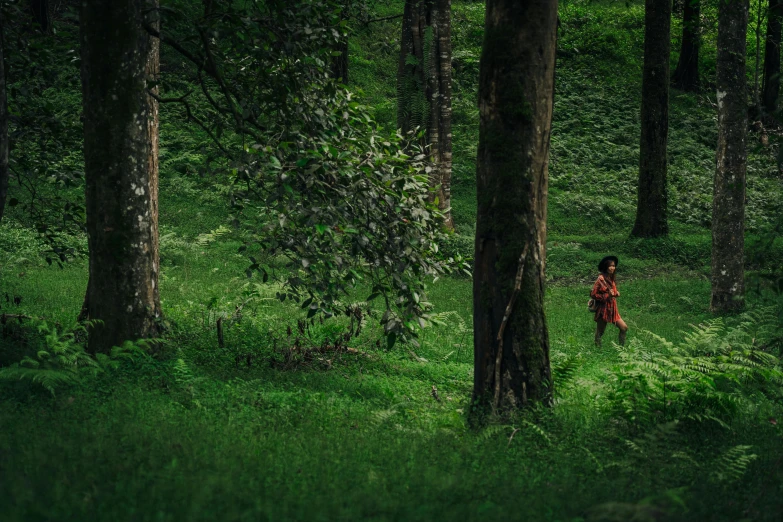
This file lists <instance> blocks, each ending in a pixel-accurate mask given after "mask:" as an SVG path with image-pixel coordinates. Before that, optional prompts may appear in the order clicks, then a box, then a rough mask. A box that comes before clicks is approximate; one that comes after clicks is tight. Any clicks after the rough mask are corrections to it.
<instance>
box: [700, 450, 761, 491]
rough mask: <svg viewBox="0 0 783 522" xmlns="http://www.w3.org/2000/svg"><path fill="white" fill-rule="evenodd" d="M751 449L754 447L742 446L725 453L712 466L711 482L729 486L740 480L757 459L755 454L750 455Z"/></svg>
mask: <svg viewBox="0 0 783 522" xmlns="http://www.w3.org/2000/svg"><path fill="white" fill-rule="evenodd" d="M751 449H752V446H742V445H740V446H734V447H733V448H729V449H728V450H726V451H725V452H723V454H721V456H720V457H718V458H717V459H715V461H714V462H713V464H712V471H710V475H709V477H710V480H711V481H713V482H723V483H728V484H730V483H733V482H737V481H738V480H740V479H741V478H742V476H743V475H745V472H746V471H747V469H748V466H749V465H750V463H751V462H753V461H754V460H756V458H757V456H756V455H755V454H751V453H749V452H750V450H751Z"/></svg>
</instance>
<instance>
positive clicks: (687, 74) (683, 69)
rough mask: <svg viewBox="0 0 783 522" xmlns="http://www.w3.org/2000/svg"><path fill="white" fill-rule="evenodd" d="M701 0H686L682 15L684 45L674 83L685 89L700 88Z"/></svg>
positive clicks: (696, 89) (673, 79)
mask: <svg viewBox="0 0 783 522" xmlns="http://www.w3.org/2000/svg"><path fill="white" fill-rule="evenodd" d="M700 3H701V0H685V8H684V11H683V16H682V47H681V48H680V59H679V60H678V61H677V68H676V69H675V70H674V77H673V78H672V83H673V84H674V86H675V87H677V88H678V89H682V90H683V91H690V92H696V91H698V90H699V47H700V46H701V5H700Z"/></svg>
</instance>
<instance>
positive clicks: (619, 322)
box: [614, 319, 628, 346]
mask: <svg viewBox="0 0 783 522" xmlns="http://www.w3.org/2000/svg"><path fill="white" fill-rule="evenodd" d="M614 324H616V325H617V328H619V329H620V339H619V343H620V346H623V345H625V336H626V334H627V333H628V325H627V324H625V321H623V320H622V319H618V320H617V322H616V323H614Z"/></svg>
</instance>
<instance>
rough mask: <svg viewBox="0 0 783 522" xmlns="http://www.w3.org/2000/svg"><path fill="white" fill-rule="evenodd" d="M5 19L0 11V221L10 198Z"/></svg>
mask: <svg viewBox="0 0 783 522" xmlns="http://www.w3.org/2000/svg"><path fill="white" fill-rule="evenodd" d="M4 23H5V20H4V19H3V15H2V13H0V223H1V222H2V221H3V214H4V213H5V205H6V200H7V199H8V181H9V178H10V171H9V169H8V149H9V147H8V96H7V92H6V80H5V53H4V51H5V44H4V42H3V24H4Z"/></svg>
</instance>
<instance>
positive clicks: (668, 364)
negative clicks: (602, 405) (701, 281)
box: [609, 310, 783, 427]
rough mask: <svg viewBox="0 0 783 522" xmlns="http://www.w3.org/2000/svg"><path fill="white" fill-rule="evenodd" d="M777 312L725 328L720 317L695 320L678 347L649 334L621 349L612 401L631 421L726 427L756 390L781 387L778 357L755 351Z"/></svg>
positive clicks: (617, 412)
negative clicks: (679, 420) (644, 338)
mask: <svg viewBox="0 0 783 522" xmlns="http://www.w3.org/2000/svg"><path fill="white" fill-rule="evenodd" d="M774 319H775V316H774V314H772V313H770V312H769V311H768V310H759V311H754V312H752V313H748V314H744V315H743V316H742V317H741V318H740V320H739V322H738V323H737V324H736V325H734V326H731V327H728V326H727V325H726V324H725V322H724V320H723V319H721V318H717V319H713V320H710V321H706V322H704V323H702V324H699V325H692V326H691V330H690V331H689V332H687V333H686V334H685V336H684V341H683V342H681V343H679V344H677V345H675V344H673V343H671V342H669V341H667V340H665V339H663V338H662V337H660V336H657V335H655V334H652V333H649V332H647V338H648V341H647V342H642V341H640V340H638V339H635V340H634V341H633V342H631V343H630V344H629V346H628V347H619V348H618V350H619V351H618V355H619V358H620V361H621V362H620V364H618V365H616V366H615V367H614V368H612V370H611V371H610V382H611V385H612V386H611V392H610V394H609V398H610V404H611V405H612V408H613V409H614V412H615V415H617V416H621V417H624V418H625V419H626V420H628V421H630V422H631V423H634V424H640V423H641V424H656V423H660V422H666V421H669V420H676V419H682V420H688V421H694V422H705V421H710V422H715V423H717V424H718V425H720V426H722V427H728V426H729V421H730V420H731V419H732V418H733V416H734V415H735V414H736V412H738V411H739V410H740V409H741V407H742V405H743V404H749V405H752V404H753V401H752V395H753V394H754V393H756V392H761V393H777V391H776V390H775V387H776V386H778V387H779V385H780V384H781V383H783V372H781V368H780V361H779V359H778V358H777V357H776V356H775V355H773V354H771V353H769V352H765V351H762V350H760V349H758V344H759V343H760V342H765V338H766V337H768V336H769V335H772V334H773V333H774V332H775V330H774V328H772V327H770V326H769V325H768V324H766V322H770V321H773V320H774Z"/></svg>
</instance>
